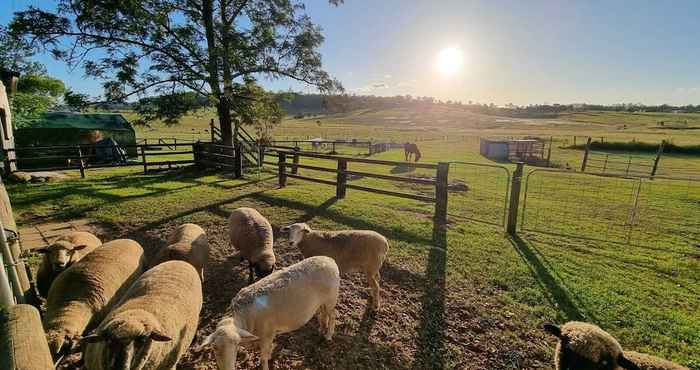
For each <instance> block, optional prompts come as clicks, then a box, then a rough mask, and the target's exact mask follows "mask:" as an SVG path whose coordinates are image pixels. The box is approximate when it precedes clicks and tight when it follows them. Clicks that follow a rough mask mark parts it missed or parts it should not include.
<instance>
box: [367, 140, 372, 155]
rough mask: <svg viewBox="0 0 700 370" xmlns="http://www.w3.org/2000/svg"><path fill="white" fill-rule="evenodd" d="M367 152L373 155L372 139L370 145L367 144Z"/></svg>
mask: <svg viewBox="0 0 700 370" xmlns="http://www.w3.org/2000/svg"><path fill="white" fill-rule="evenodd" d="M367 152H368V153H369V155H372V142H371V141H370V142H369V145H367Z"/></svg>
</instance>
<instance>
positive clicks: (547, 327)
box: [542, 324, 561, 338]
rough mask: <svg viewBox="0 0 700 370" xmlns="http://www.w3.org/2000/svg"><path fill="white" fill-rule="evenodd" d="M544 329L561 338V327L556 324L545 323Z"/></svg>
mask: <svg viewBox="0 0 700 370" xmlns="http://www.w3.org/2000/svg"><path fill="white" fill-rule="evenodd" d="M542 329H544V331H546V332H547V333H549V334H552V335H554V336H555V337H557V338H561V328H560V327H558V326H556V325H554V324H544V326H543V327H542Z"/></svg>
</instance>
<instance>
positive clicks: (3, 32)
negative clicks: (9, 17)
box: [0, 26, 46, 75]
mask: <svg viewBox="0 0 700 370" xmlns="http://www.w3.org/2000/svg"><path fill="white" fill-rule="evenodd" d="M34 53H35V49H34V48H32V47H31V46H30V45H29V43H27V42H26V41H25V40H23V39H22V38H21V37H17V36H16V35H13V34H12V33H10V32H9V31H8V30H7V28H5V27H3V26H0V68H2V69H5V70H8V71H14V72H19V73H20V74H22V75H25V74H31V75H41V74H45V73H46V68H45V67H44V66H43V65H42V64H41V63H38V62H34V61H32V60H31V57H32V56H34Z"/></svg>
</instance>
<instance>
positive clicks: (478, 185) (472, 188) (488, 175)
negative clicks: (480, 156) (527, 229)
mask: <svg viewBox="0 0 700 370" xmlns="http://www.w3.org/2000/svg"><path fill="white" fill-rule="evenodd" d="M509 187H510V172H509V171H508V169H507V168H506V167H504V166H497V165H488V164H481V163H469V162H450V173H449V179H448V194H449V201H448V206H447V212H448V216H449V217H450V218H451V219H456V220H459V219H468V220H473V221H479V222H485V223H489V224H493V225H499V226H503V225H505V218H506V207H507V204H508V190H509Z"/></svg>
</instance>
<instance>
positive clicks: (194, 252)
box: [151, 224, 209, 281]
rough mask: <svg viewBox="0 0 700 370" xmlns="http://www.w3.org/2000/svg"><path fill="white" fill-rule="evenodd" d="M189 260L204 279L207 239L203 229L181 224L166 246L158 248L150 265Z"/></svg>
mask: <svg viewBox="0 0 700 370" xmlns="http://www.w3.org/2000/svg"><path fill="white" fill-rule="evenodd" d="M172 260H180V261H185V262H189V263H190V264H191V265H192V266H194V268H195V269H196V270H197V272H198V273H199V277H200V278H201V279H202V281H204V266H206V264H207V263H208V262H209V241H208V239H207V234H206V233H205V232H204V229H202V228H201V227H199V226H197V225H195V224H182V225H180V226H179V227H178V228H176V229H175V230H174V231H173V233H172V234H171V235H170V237H169V238H168V246H167V247H164V248H161V249H160V250H158V253H157V254H156V255H155V257H153V262H152V263H151V267H153V266H157V265H159V264H161V263H163V262H166V261H172Z"/></svg>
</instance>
